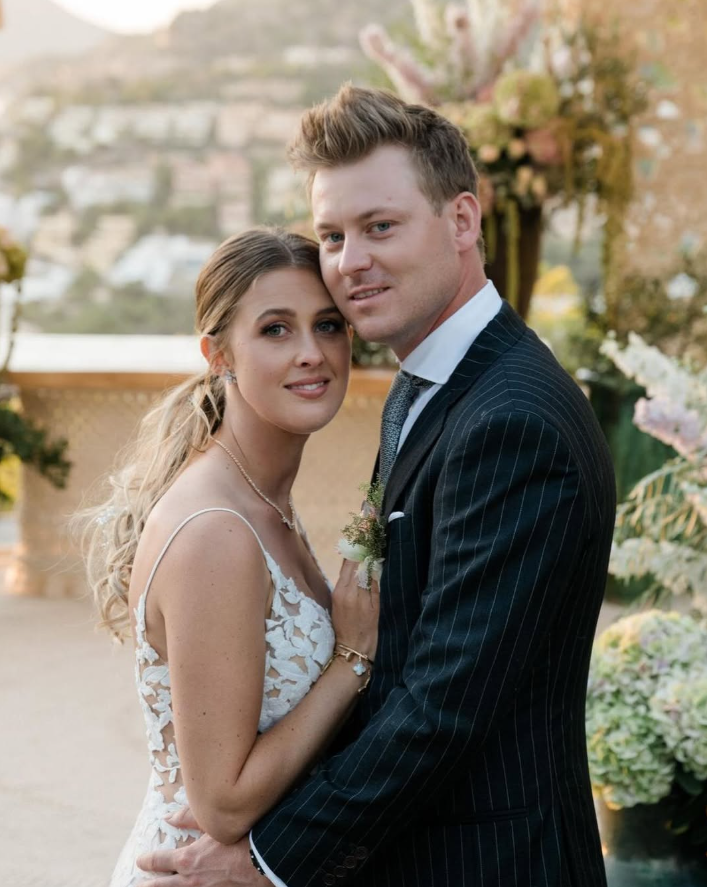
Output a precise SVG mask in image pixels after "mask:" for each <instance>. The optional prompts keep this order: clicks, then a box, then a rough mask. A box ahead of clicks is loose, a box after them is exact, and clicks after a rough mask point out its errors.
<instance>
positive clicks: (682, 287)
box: [666, 271, 700, 301]
mask: <svg viewBox="0 0 707 887" xmlns="http://www.w3.org/2000/svg"><path fill="white" fill-rule="evenodd" d="M699 288H700V285H699V283H698V282H697V281H696V280H695V278H694V277H690V275H689V274H686V273H685V272H684V271H682V272H681V273H680V274H676V275H675V277H673V278H672V280H670V281H669V283H668V285H667V287H666V293H667V294H668V298H669V299H672V300H673V301H677V300H680V299H692V298H694V296H696V295H697V291H698V290H699Z"/></svg>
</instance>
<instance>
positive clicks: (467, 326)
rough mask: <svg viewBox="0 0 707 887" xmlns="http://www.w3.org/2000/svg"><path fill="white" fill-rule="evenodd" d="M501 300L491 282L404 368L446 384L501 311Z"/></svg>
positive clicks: (424, 342) (431, 336) (404, 363)
mask: <svg viewBox="0 0 707 887" xmlns="http://www.w3.org/2000/svg"><path fill="white" fill-rule="evenodd" d="M502 304H503V303H502V301H501V297H500V296H499V294H498V292H497V290H496V287H495V286H494V285H493V283H491V281H490V280H489V281H487V282H486V284H485V285H484V286H483V287H482V288H481V289H480V290H479V291H478V293H476V295H475V296H473V298H471V299H469V301H468V302H465V303H464V304H463V305H462V306H461V308H459V309H458V310H457V311H455V312H454V314H452V316H451V317H448V318H447V320H445V321H444V323H443V324H441V325H440V326H438V327H437V329H436V330H433V331H432V332H431V333H430V334H429V335H428V336H427V338H425V339H423V340H422V342H420V344H419V345H418V346H417V348H415V349H414V351H411V352H410V354H408V356H407V357H406V358H405V360H403V361H402V363H401V364H400V369H401V370H405V372H407V373H410V374H411V375H413V376H419V377H420V378H421V379H427V380H428V381H429V382H434V383H435V384H437V385H444V384H445V383H446V382H448V381H449V377H450V376H451V375H452V373H453V372H454V370H455V369H456V368H457V366H458V365H459V362H460V361H461V359H462V357H464V355H465V354H466V352H467V351H468V350H469V348H470V347H471V345H472V343H473V342H474V340H475V339H476V337H477V336H478V335H479V333H480V332H481V331H482V330H483V329H484V327H486V326H487V325H488V324H489V323H490V322H491V321H492V320H493V318H494V317H495V316H496V314H498V312H499V311H500V310H501V305H502Z"/></svg>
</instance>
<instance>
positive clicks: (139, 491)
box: [76, 228, 320, 642]
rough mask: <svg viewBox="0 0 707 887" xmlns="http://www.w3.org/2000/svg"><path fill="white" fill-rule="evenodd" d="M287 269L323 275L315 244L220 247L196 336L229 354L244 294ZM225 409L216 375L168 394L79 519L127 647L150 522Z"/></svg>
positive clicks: (251, 241)
mask: <svg viewBox="0 0 707 887" xmlns="http://www.w3.org/2000/svg"><path fill="white" fill-rule="evenodd" d="M282 268H303V269H306V270H309V271H313V272H314V273H315V274H317V275H318V276H320V270H319V249H318V247H317V244H316V243H315V242H314V241H312V240H310V239H308V238H307V237H303V236H301V235H299V234H295V233H293V232H290V231H285V230H283V229H279V228H257V229H253V230H250V231H245V232H244V233H242V234H238V235H236V236H234V237H231V238H229V239H228V240H226V241H225V242H224V243H222V244H221V246H219V247H218V249H217V250H216V252H215V253H214V254H213V255H212V256H211V258H210V259H209V260H208V261H207V263H206V264H205V265H204V267H203V269H202V271H201V273H200V275H199V278H198V280H197V283H196V331H197V333H198V334H199V335H211V336H213V337H214V338H215V339H216V344H217V345H218V346H219V347H221V348H223V349H224V350H226V342H227V338H228V331H229V329H230V326H231V323H232V321H233V319H234V317H235V314H236V310H237V307H238V302H239V301H240V299H241V297H242V296H243V295H244V294H245V293H246V291H247V290H248V289H249V288H250V287H251V286H252V285H253V284H254V283H255V281H256V280H257V279H258V278H259V277H260V276H261V275H263V274H265V273H267V272H268V271H276V270H278V269H282ZM225 404H226V392H225V388H224V383H223V380H222V379H221V377H220V376H218V375H216V374H214V373H212V372H211V371H210V370H207V371H206V372H204V373H202V374H201V375H199V376H195V377H194V378H192V379H189V380H188V381H186V382H184V383H183V384H182V385H179V386H178V387H177V388H174V389H172V390H171V391H169V392H167V393H166V395H165V396H164V397H163V398H162V399H161V400H160V401H159V403H158V404H157V405H156V406H155V407H154V408H153V409H152V410H150V412H149V413H148V414H147V415H146V416H145V418H144V419H143V420H142V422H141V423H140V428H139V432H138V436H137V439H136V441H135V442H134V443H133V444H132V445H131V446H130V447H129V449H128V450H127V451H126V453H125V455H124V457H123V460H122V465H121V466H120V467H119V468H118V470H117V471H116V472H115V473H114V474H112V475H111V476H110V477H109V478H108V479H107V482H108V486H109V490H110V492H109V495H108V497H107V499H105V500H104V501H102V502H101V503H100V504H99V505H96V506H95V507H92V508H89V509H86V510H84V511H83V512H81V514H79V515H77V518H76V522H77V523H78V529H79V533H80V536H81V540H82V547H83V551H84V556H85V560H86V569H87V574H88V582H89V587H90V589H91V591H92V593H93V596H94V599H95V601H96V605H97V607H98V611H99V613H100V616H101V623H100V625H101V627H104V628H107V629H108V630H109V631H110V632H111V633H112V634H113V636H114V637H115V638H116V639H117V640H119V641H121V642H122V641H123V640H124V639H125V638H126V637H128V636H129V633H130V617H129V610H128V587H129V585H130V577H131V573H132V567H133V563H134V560H135V553H136V551H137V546H138V543H139V541H140V537H141V535H142V531H143V529H144V527H145V524H146V522H147V518H148V517H149V515H150V512H151V511H152V509H153V508H154V506H155V505H156V503H157V502H158V501H159V499H161V497H162V496H163V495H164V494H165V492H166V491H167V489H168V488H169V487H170V486H171V485H172V483H173V482H174V480H175V479H176V478H177V477H178V475H179V474H180V472H181V471H182V469H183V468H184V466H185V465H186V463H187V460H188V459H189V457H190V456H191V455H192V454H193V453H195V452H203V451H204V450H205V449H206V447H207V444H208V442H209V438H210V437H211V436H212V435H213V434H214V432H215V431H216V430H217V429H218V427H219V426H220V424H221V421H222V418H223V411H224V407H225Z"/></svg>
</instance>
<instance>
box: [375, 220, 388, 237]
mask: <svg viewBox="0 0 707 887" xmlns="http://www.w3.org/2000/svg"><path fill="white" fill-rule="evenodd" d="M373 229H374V230H375V231H377V232H378V233H379V234H384V233H385V232H386V231H390V222H376V223H375V225H373Z"/></svg>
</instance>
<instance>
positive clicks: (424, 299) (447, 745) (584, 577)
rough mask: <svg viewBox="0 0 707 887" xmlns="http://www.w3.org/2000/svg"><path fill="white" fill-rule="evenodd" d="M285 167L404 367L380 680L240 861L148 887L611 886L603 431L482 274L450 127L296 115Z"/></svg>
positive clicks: (324, 109) (325, 112) (407, 111)
mask: <svg viewBox="0 0 707 887" xmlns="http://www.w3.org/2000/svg"><path fill="white" fill-rule="evenodd" d="M291 157H292V160H293V162H294V165H295V166H296V167H298V168H300V169H304V170H305V171H307V172H308V174H309V181H310V187H311V203H312V211H313V217H314V227H315V230H316V233H317V236H318V237H319V240H320V241H321V267H322V272H323V275H324V280H325V282H326V285H327V287H328V288H329V291H330V292H331V294H332V296H333V298H334V300H335V301H336V303H337V305H338V306H339V308H340V309H341V311H342V312H343V313H344V315H345V316H346V317H347V318H348V320H350V321H351V323H352V324H353V325H354V326H355V328H356V329H357V331H358V332H359V333H360V335H361V336H362V337H363V338H364V339H369V340H371V341H376V342H384V343H386V344H388V345H390V347H391V348H392V349H393V350H394V351H395V353H396V355H397V356H398V358H399V360H400V362H401V370H402V372H401V373H399V374H398V376H397V377H396V380H395V382H394V385H393V388H392V389H391V393H390V395H389V397H388V401H387V402H386V407H385V411H384V417H383V434H382V442H381V455H380V459H379V470H380V472H381V475H382V476H383V478H384V480H385V481H386V488H385V500H384V508H383V510H384V514H385V516H386V517H387V518H388V523H387V551H386V563H385V568H384V572H383V577H382V581H381V616H380V635H379V647H378V653H377V656H376V663H375V672H374V678H373V682H372V684H371V688H370V692H369V694H368V695H367V696H365V697H363V702H362V703H361V704H360V705H359V708H358V710H357V711H356V713H355V715H354V718H353V719H352V721H350V722H349V723H348V724H347V725H346V727H345V728H344V731H342V735H341V736H340V740H339V747H338V749H336V750H333V751H332V753H331V754H330V756H329V757H328V758H327V759H326V760H325V761H324V762H323V764H322V766H321V768H320V769H319V771H318V772H317V774H316V775H314V776H311V777H309V778H308V779H306V780H305V781H303V782H302V783H301V784H300V786H299V787H298V788H297V789H295V790H294V791H293V792H292V793H291V794H290V795H288V796H287V797H286V798H285V799H284V800H283V801H282V802H281V803H280V804H278V806H277V807H275V808H274V809H273V810H272V811H271V812H270V813H268V814H267V815H266V816H265V817H264V818H263V819H262V820H261V821H260V822H259V823H258V824H257V825H256V826H255V828H254V829H253V831H252V833H251V835H250V840H249V841H248V840H247V839H244V840H243V841H241V842H240V843H239V844H237V845H235V846H233V847H222V846H221V845H218V844H216V842H214V841H212V840H211V839H210V838H208V837H205V838H202V839H201V840H200V841H198V842H197V843H196V844H194V845H192V846H191V847H188V848H186V849H183V850H180V851H165V852H163V853H156V854H153V855H152V856H151V857H149V858H148V859H143V860H141V864H142V867H143V868H145V867H149V868H150V869H152V870H155V871H163V872H164V871H177V872H179V874H176V875H169V876H162V877H161V878H158V880H157V881H151V882H149V883H150V884H152V885H153V887H188V885H192V884H193V885H197V884H198V885H199V887H255V885H267V884H269V883H270V882H272V883H274V884H276V885H279V887H281V885H286V887H328V885H339V884H340V885H347V884H348V885H352V887H388V885H405V887H438V885H445V887H465V885H466V887H472V885H473V887H491V885H493V887H521V885H522V887H601V885H604V884H605V883H606V881H605V875H604V867H603V863H602V854H601V847H600V843H599V837H598V833H597V827H596V821H595V816H594V808H593V804H592V795H591V790H590V784H589V774H588V769H587V756H586V748H585V731H584V704H585V691H586V683H587V670H588V665H589V656H590V650H591V645H592V638H593V635H594V630H595V625H596V620H597V616H598V613H599V608H600V605H601V601H602V595H603V591H604V582H605V578H606V572H607V564H608V558H609V549H610V546H611V537H612V529H613V522H614V510H615V491H614V476H613V470H612V465H611V460H610V457H609V453H608V450H607V447H606V444H605V442H604V439H603V437H602V434H601V431H600V429H599V427H598V425H597V423H596V421H595V419H594V416H593V414H592V411H591V409H590V407H589V404H588V403H587V401H586V399H585V397H584V396H583V395H582V393H581V392H580V391H579V389H578V388H577V387H576V385H575V384H574V383H573V381H572V380H571V378H570V377H569V376H568V375H567V374H566V373H565V372H564V371H563V370H562V368H561V367H560V366H559V365H558V363H557V362H556V361H555V359H554V358H553V356H552V354H551V353H550V352H549V351H548V349H547V348H546V347H545V346H544V345H543V344H542V343H541V342H540V341H539V340H538V338H537V336H535V334H534V333H533V332H531V331H530V330H529V329H528V328H527V327H526V326H525V324H524V323H523V321H522V320H521V319H520V318H519V317H518V316H517V315H516V314H515V312H514V311H513V310H512V309H511V308H510V307H509V306H508V305H507V304H505V303H503V302H502V301H501V299H500V298H499V296H498V294H497V292H496V290H495V289H494V287H493V284H492V283H491V282H489V281H487V280H486V278H485V275H484V256H483V243H482V238H481V233H480V222H481V220H480V210H479V202H478V200H477V197H476V194H477V178H476V172H475V170H474V167H473V164H472V162H471V160H470V157H469V152H468V149H467V147H466V144H465V142H464V140H463V138H462V136H461V134H460V133H459V131H458V130H457V129H456V128H455V127H453V126H452V125H451V124H450V123H448V122H447V121H446V120H445V119H444V118H442V117H440V116H439V115H438V114H436V113H435V112H433V111H431V110H428V109H426V108H422V107H419V106H414V105H408V104H405V103H404V102H402V101H401V100H399V99H397V98H395V97H394V96H392V95H390V94H388V93H385V92H382V91H378V90H368V89H358V88H354V87H352V86H345V87H343V88H342V89H341V90H340V91H339V93H338V94H337V95H336V96H335V97H334V98H333V99H331V100H330V101H328V102H325V103H324V104H323V105H321V106H319V107H316V108H314V109H313V110H311V111H309V112H308V113H306V114H305V115H304V118H303V120H302V124H301V129H300V132H299V135H298V137H297V139H296V140H295V142H294V144H293V146H292V148H291ZM251 848H252V853H253V858H254V860H255V863H253V862H251V860H250V858H249V850H250V849H251ZM256 865H257V866H258V867H260V868H261V870H262V871H263V872H264V873H265V875H266V876H267V877H265V876H264V875H262V874H259V873H258V870H257V868H256Z"/></svg>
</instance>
